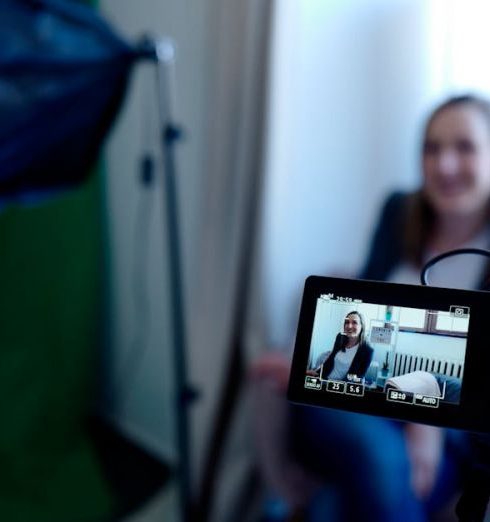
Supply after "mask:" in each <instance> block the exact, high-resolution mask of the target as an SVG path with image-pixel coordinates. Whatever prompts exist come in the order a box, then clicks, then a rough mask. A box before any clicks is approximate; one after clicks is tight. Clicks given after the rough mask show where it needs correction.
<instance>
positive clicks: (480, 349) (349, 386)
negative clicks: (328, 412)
mask: <svg viewBox="0 0 490 522" xmlns="http://www.w3.org/2000/svg"><path fill="white" fill-rule="evenodd" d="M489 304H490V298H489V294H487V293H485V292H471V291H462V290H450V289H441V288H429V287H418V286H409V285H397V284H390V283H375V282H369V281H355V280H347V279H336V278H322V277H311V278H309V279H308V280H307V283H306V286H305V294H304V297H303V304H302V309H301V314H300V322H299V326H298V335H297V340H296V347H295V354H294V359H293V368H292V372H291V379H290V388H289V397H290V399H291V400H293V401H297V402H303V403H307V404H312V405H317V406H327V407H334V408H341V409H346V410H352V411H357V412H362V413H370V414H375V415H383V416H389V417H393V418H399V419H405V420H413V421H416V422H425V423H429V424H435V425H445V426H454V427H460V428H466V429H473V430H475V431H488V429H487V425H488V420H487V419H486V418H485V417H486V414H485V415H482V412H483V411H485V412H486V411H488V404H489V401H488V393H486V385H485V384H484V378H483V377H482V369H483V368H488V367H489V366H488V363H489V356H488V353H487V352H488V351H490V350H486V349H485V348H486V347H485V341H486V338H487V337H488V335H485V330H486V328H485V327H483V324H484V323H483V324H480V321H481V320H482V317H484V316H486V311H485V308H486V309H487V310H490V307H489V306H488V305H489ZM487 322H488V319H487ZM489 348H490V347H489ZM484 408H485V409H484Z"/></svg>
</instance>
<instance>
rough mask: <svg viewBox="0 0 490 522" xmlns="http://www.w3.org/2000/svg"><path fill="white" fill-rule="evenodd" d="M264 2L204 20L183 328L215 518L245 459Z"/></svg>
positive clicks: (206, 499) (205, 493) (232, 498)
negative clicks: (204, 97) (194, 222)
mask: <svg viewBox="0 0 490 522" xmlns="http://www.w3.org/2000/svg"><path fill="white" fill-rule="evenodd" d="M271 8H272V2H270V1H267V2H264V1H263V0H253V1H250V0H241V1H240V2H233V4H230V2H228V1H227V0H216V1H215V2H214V9H212V10H211V11H212V12H213V13H215V15H216V14H218V16H217V17H216V16H215V17H213V19H210V20H209V24H210V26H211V30H210V34H212V38H211V42H210V46H211V47H212V48H213V49H215V53H216V56H215V64H216V70H215V71H214V75H213V79H212V84H213V85H212V88H211V90H212V92H213V93H214V94H213V96H212V99H211V101H210V105H209V109H208V128H207V129H206V132H207V135H208V138H207V150H208V154H207V161H206V164H205V165H204V176H205V177H204V179H205V183H204V184H203V194H202V202H203V204H202V207H201V216H202V219H201V222H200V223H201V224H200V229H199V230H200V233H199V237H200V242H199V244H198V245H197V251H198V258H199V260H200V262H199V264H198V267H197V270H196V280H197V281H198V285H199V286H198V287H199V292H198V293H196V294H193V295H192V302H191V313H190V316H191V317H192V318H193V319H192V322H191V324H189V329H190V348H191V357H190V364H191V368H190V369H191V377H192V381H193V384H194V385H196V386H197V388H198V389H200V390H201V392H202V395H201V398H200V401H199V402H198V403H197V404H196V407H195V408H193V409H192V412H193V417H192V421H193V426H194V437H193V445H194V448H195V455H196V458H195V465H196V475H197V477H198V483H199V484H200V486H201V487H200V500H201V505H200V512H201V514H202V513H204V514H206V513H209V515H210V517H211V518H212V519H213V520H220V521H225V520H230V521H231V520H236V508H237V503H238V502H239V501H240V499H239V497H240V495H241V494H242V493H243V485H244V481H246V477H247V471H249V469H250V447H249V446H248V444H246V443H244V437H245V438H247V437H248V431H247V428H246V427H245V426H244V424H243V423H244V419H245V409H246V408H245V401H244V400H243V394H242V393H241V392H242V391H243V384H244V378H245V375H244V373H245V370H244V363H245V360H246V357H247V351H249V342H247V339H248V340H250V338H249V336H248V334H247V331H250V330H247V325H249V326H250V320H251V316H250V315H249V314H248V312H249V310H248V309H249V304H250V302H251V295H252V293H253V286H254V285H253V277H254V270H253V267H254V260H255V255H254V254H256V245H257V230H258V220H259V211H260V200H261V190H262V181H263V180H262V177H263V176H262V174H263V169H262V166H263V147H264V146H263V143H264V138H265V126H266V117H265V115H266V85H267V78H268V75H267V70H268V63H267V62H268V54H269V44H270V24H271ZM197 430H198V431H197ZM248 439H249V437H248ZM213 500H214V502H213ZM213 508H214V509H213ZM204 518H205V517H204Z"/></svg>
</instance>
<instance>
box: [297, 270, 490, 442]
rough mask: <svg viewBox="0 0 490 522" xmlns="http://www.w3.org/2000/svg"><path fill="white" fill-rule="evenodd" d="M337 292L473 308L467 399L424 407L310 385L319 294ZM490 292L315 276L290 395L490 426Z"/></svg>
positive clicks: (441, 422) (435, 421) (379, 300)
mask: <svg viewBox="0 0 490 522" xmlns="http://www.w3.org/2000/svg"><path fill="white" fill-rule="evenodd" d="M329 293H333V294H334V295H338V296H347V297H349V296H350V297H352V298H356V299H360V300H362V301H363V302H365V303H373V304H384V305H387V304H389V305H393V306H403V307H412V308H423V309H430V310H449V309H450V307H451V306H452V305H458V306H466V307H469V308H470V320H469V327H468V336H467V344H466V355H465V364H464V372H463V377H462V388H461V400H460V403H459V404H453V403H446V402H444V401H441V402H440V404H439V407H438V408H422V407H417V406H414V405H407V404H399V403H393V402H389V401H387V400H386V397H385V395H384V394H367V395H366V396H365V397H352V396H349V395H345V394H342V395H341V394H335V393H329V392H326V391H324V390H322V391H317V390H311V389H306V388H305V386H304V384H305V372H306V369H307V366H308V358H309V353H310V345H311V337H312V333H313V325H314V320H315V313H316V305H317V299H318V298H319V297H320V296H321V295H324V294H329ZM486 312H490V293H489V292H483V291H472V290H456V289H448V288H438V287H428V286H415V285H404V284H397V283H386V282H378V281H367V280H355V279H343V278H333V277H321V276H310V277H308V279H307V280H306V282H305V288H304V294H303V300H302V304H301V311H300V315H299V322H298V329H297V335H296V343H295V349H294V355H293V363H292V368H291V374H290V380H289V388H288V399H289V400H290V401H292V402H297V403H302V404H308V405H312V406H323V407H328V408H335V409H342V410H348V411H353V412H357V413H366V414H371V415H378V416H383V417H389V418H393V419H399V420H404V421H411V422H420V423H424V424H431V425H434V426H446V427H451V428H457V429H464V430H469V431H477V432H490V419H489V416H488V412H489V411H490V393H488V390H487V389H486V383H485V381H486V378H485V376H482V368H489V369H490V349H488V350H487V349H485V345H486V343H488V337H489V335H488V332H489V331H490V318H489V317H488V314H487V313H486ZM489 348H490V347H489Z"/></svg>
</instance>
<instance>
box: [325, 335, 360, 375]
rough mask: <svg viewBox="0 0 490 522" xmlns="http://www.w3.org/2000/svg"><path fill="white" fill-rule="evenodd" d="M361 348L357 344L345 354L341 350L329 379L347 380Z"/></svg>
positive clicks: (336, 356)
mask: <svg viewBox="0 0 490 522" xmlns="http://www.w3.org/2000/svg"><path fill="white" fill-rule="evenodd" d="M358 348H359V343H358V344H355V345H354V346H353V347H352V348H346V349H345V352H343V351H342V350H339V351H338V352H337V354H336V355H335V359H334V364H333V368H332V371H331V372H330V375H328V378H329V379H333V380H335V379H339V380H342V379H345V376H346V375H347V372H348V371H349V368H350V366H351V364H352V361H353V359H354V357H355V356H356V353H357V349H358Z"/></svg>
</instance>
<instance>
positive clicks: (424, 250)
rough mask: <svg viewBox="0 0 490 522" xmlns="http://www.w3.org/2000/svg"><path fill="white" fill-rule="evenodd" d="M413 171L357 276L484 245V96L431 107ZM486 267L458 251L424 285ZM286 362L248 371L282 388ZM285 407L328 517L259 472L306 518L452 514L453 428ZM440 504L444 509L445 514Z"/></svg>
mask: <svg viewBox="0 0 490 522" xmlns="http://www.w3.org/2000/svg"><path fill="white" fill-rule="evenodd" d="M421 170H422V183H421V187H420V189H419V190H417V191H415V192H412V193H408V194H407V193H395V194H392V195H391V196H390V197H389V198H388V199H387V201H386V203H385V205H384V206H383V208H382V211H381V215H380V219H379V222H378V225H377V227H376V229H375V233H374V236H373V239H372V242H371V248H370V252H369V255H368V258H367V262H366V264H365V266H364V268H363V270H361V272H360V273H359V274H358V275H359V277H360V278H361V279H372V280H378V281H383V280H384V281H391V282H398V283H408V284H419V282H420V270H421V268H422V266H423V265H424V263H425V262H426V261H427V260H429V259H430V258H431V257H433V256H434V255H437V254H440V253H442V252H445V251H448V250H452V249H456V248H465V247H475V248H489V247H490V103H489V102H488V101H487V100H485V99H483V98H480V97H477V96H472V95H468V96H458V97H454V98H450V99H448V100H447V101H445V102H444V103H442V104H440V105H439V106H438V107H436V108H435V109H434V110H433V112H432V113H431V114H430V116H429V118H428V120H427V122H426V124H425V127H424V131H423V134H422V140H421ZM488 275H489V271H488V265H487V263H486V261H485V260H484V259H483V258H480V257H477V256H456V257H454V258H451V259H448V260H447V261H445V262H443V263H440V264H439V266H438V267H437V268H434V269H433V270H432V271H431V284H432V285H435V286H446V287H459V288H468V289H481V288H483V287H484V283H485V282H487V280H488ZM327 360H328V359H327ZM326 362H327V361H325V363H326ZM289 365H290V362H289V361H287V360H284V359H282V360H281V357H280V356H279V355H277V354H274V355H273V354H271V356H270V357H269V359H267V357H265V358H264V360H263V361H261V362H260V363H259V364H258V365H257V367H256V368H255V370H254V371H255V375H256V376H260V377H261V378H263V377H264V376H266V377H267V378H268V379H269V380H270V379H273V380H275V382H276V383H277V387H276V390H278V389H281V383H282V384H283V387H284V389H285V387H286V383H287V377H288V376H289ZM329 378H331V377H330V376H329ZM289 415H290V416H289V419H290V420H289V422H290V427H291V428H290V429H292V430H293V436H292V443H291V450H290V451H291V456H292V460H293V462H295V463H298V462H299V463H300V464H301V466H302V472H303V471H306V472H308V473H311V476H312V477H314V478H315V480H320V482H321V481H322V480H325V483H326V484H327V488H328V487H330V488H331V487H334V488H335V491H336V493H335V495H334V498H335V501H336V502H337V503H338V504H337V508H338V509H337V514H336V515H335V509H331V510H330V511H331V516H330V518H328V517H329V515H328V510H329V508H328V507H327V508H325V507H323V508H321V509H316V511H315V508H314V504H315V502H314V501H313V500H312V499H314V497H312V496H311V495H310V496H308V492H305V491H304V490H302V489H301V488H300V487H291V484H293V485H294V484H295V478H294V477H295V476H298V473H296V475H295V473H293V472H291V473H290V474H289V475H288V473H286V472H284V470H283V469H280V466H275V467H274V468H273V467H272V466H271V467H270V470H272V471H271V472H268V471H267V470H266V471H265V474H266V475H267V473H269V478H270V479H271V483H272V482H274V480H275V482H274V487H276V489H278V490H279V489H280V490H281V491H282V495H283V496H285V497H286V502H287V503H288V505H289V506H290V507H291V509H292V511H293V512H294V510H295V509H297V508H301V507H305V506H306V507H307V513H308V515H307V517H306V520H308V521H315V522H316V521H317V520H324V519H327V518H328V519H329V520H341V519H342V520H357V519H363V517H365V516H368V520H377V521H379V522H395V521H399V520H403V521H404V522H408V521H410V522H425V521H428V520H433V519H434V517H437V516H439V519H444V520H455V518H454V515H453V514H452V513H453V508H454V505H451V500H452V501H453V504H454V502H455V500H456V499H457V497H458V493H459V491H460V489H459V488H460V487H461V467H462V459H463V460H464V458H465V450H464V441H462V436H461V434H458V433H454V432H445V431H444V430H441V429H439V428H434V427H431V426H423V425H418V424H410V423H396V422H394V421H390V420H387V419H381V418H376V417H371V416H362V415H356V414H352V413H348V412H342V411H332V410H327V409H318V408H308V407H299V406H294V407H290V413H289ZM458 437H459V439H458ZM326 448H335V449H334V450H333V451H326ZM319 456H321V458H319ZM327 469H328V472H329V473H326V470H327ZM352 470H355V471H352ZM276 472H277V473H279V475H278V476H277V477H275V476H274V474H275V473H276ZM327 475H329V476H327ZM267 478H268V477H267V476H266V479H267ZM276 479H277V480H276ZM298 483H306V481H305V479H304V478H302V479H301V481H298ZM327 490H328V489H327ZM310 491H311V488H310ZM327 496H328V495H327ZM305 502H307V504H305ZM308 502H309V504H308ZM302 503H303V504H302ZM312 505H313V509H311V506H312ZM339 505H340V508H339V507H338V506H339ZM308 506H309V507H308ZM441 510H446V511H444V513H445V514H444V518H440V517H441V516H442V515H441V513H442V512H443V511H441ZM322 517H323V518H322ZM325 517H327V518H325ZM451 517H452V518H451Z"/></svg>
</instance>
